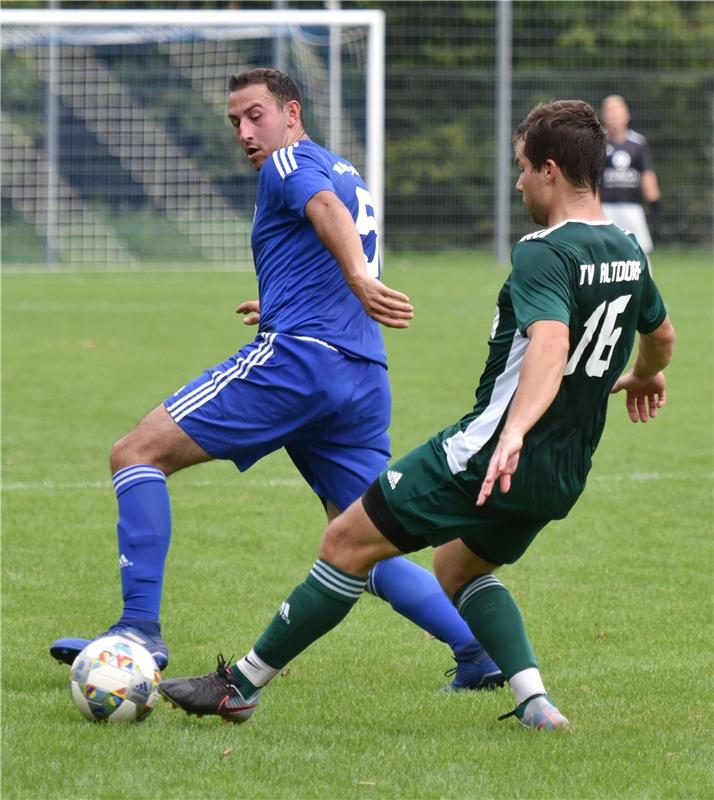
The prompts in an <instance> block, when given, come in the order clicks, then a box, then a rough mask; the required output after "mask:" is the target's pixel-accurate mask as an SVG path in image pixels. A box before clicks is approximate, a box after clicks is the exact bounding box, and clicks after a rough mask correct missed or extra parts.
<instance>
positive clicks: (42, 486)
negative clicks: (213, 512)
mask: <svg viewBox="0 0 714 800" xmlns="http://www.w3.org/2000/svg"><path fill="white" fill-rule="evenodd" d="M182 484H183V485H184V486H193V487H198V488H202V487H207V486H218V487H223V486H230V487H235V486H236V485H237V486H254V487H258V486H305V482H304V481H303V480H301V479H300V478H269V479H267V480H256V479H254V478H241V477H237V478H236V480H235V481H226V480H217V481H207V480H193V481H182ZM77 489H81V490H83V489H101V490H105V489H108V490H111V491H113V490H114V487H113V485H112V482H111V481H109V480H106V481H68V482H61V481H27V482H23V481H8V482H7V483H3V485H2V490H3V491H5V492H44V491H48V492H58V491H60V492H61V491H72V490H77Z"/></svg>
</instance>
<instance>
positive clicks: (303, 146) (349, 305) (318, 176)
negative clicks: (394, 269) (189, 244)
mask: <svg viewBox="0 0 714 800" xmlns="http://www.w3.org/2000/svg"><path fill="white" fill-rule="evenodd" d="M323 190H327V191H330V192H334V193H335V194H336V195H337V196H338V197H339V198H340V200H341V201H342V202H343V203H344V204H345V206H346V207H347V208H348V209H349V211H350V213H351V214H352V218H353V219H354V220H355V225H356V227H357V230H358V232H359V233H360V236H361V238H362V246H363V249H364V254H365V262H366V265H367V270H368V272H369V274H371V275H372V276H373V277H379V249H378V244H377V224H376V218H375V212H374V204H373V202H372V199H371V196H370V194H369V191H368V190H367V187H366V185H365V183H364V181H363V180H362V178H361V177H360V176H359V173H358V172H357V170H356V169H355V168H354V167H353V166H352V165H351V164H350V163H349V162H347V161H345V160H344V159H343V158H340V157H339V156H337V155H335V154H334V153H331V152H330V151H329V150H326V149H325V148H324V147H320V145H318V144H315V143H314V142H312V141H310V140H309V139H305V140H302V141H299V142H296V143H295V144H293V145H290V146H289V147H285V148H282V149H281V150H277V151H276V152H274V153H273V155H272V158H268V159H267V160H266V161H265V163H264V164H263V166H262V168H261V170H260V178H259V181H258V194H257V200H256V208H255V219H254V222H253V231H252V235H251V243H252V247H253V260H254V262H255V271H256V275H257V277H258V292H259V296H260V331H261V333H263V332H264V333H286V334H291V335H293V336H309V337H313V338H315V339H320V340H321V341H323V342H327V343H328V344H330V345H332V346H333V347H335V348H337V349H338V350H340V351H341V352H343V353H346V354H347V355H350V356H355V357H358V358H364V359H368V360H370V361H376V362H378V363H380V364H386V356H385V353H384V343H383V341H382V333H381V331H380V330H379V325H378V323H377V322H375V321H374V320H373V319H372V318H371V317H369V316H368V315H367V313H366V312H365V311H364V309H363V307H362V304H361V303H360V301H359V300H358V299H357V297H356V296H355V295H354V294H353V292H352V291H351V289H350V288H349V286H348V285H347V282H346V281H345V278H344V276H343V274H342V270H341V269H340V265H339V264H338V263H337V261H336V260H335V258H334V256H333V255H332V254H331V253H330V252H329V250H328V249H327V248H326V247H325V245H324V244H323V243H322V241H321V240H320V238H319V237H318V235H317V233H316V232H315V229H314V228H313V226H312V224H311V223H310V221H309V220H308V219H307V217H306V216H305V206H306V204H307V202H308V201H309V200H310V199H311V198H312V197H313V196H314V195H315V194H317V193H318V192H320V191H323Z"/></svg>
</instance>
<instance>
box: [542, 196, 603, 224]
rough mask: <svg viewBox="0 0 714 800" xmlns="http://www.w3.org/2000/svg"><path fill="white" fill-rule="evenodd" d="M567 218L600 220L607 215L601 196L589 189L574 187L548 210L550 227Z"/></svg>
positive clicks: (589, 220) (590, 220)
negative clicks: (604, 211)
mask: <svg viewBox="0 0 714 800" xmlns="http://www.w3.org/2000/svg"><path fill="white" fill-rule="evenodd" d="M567 219H582V220H586V221H588V222H600V221H603V220H606V219H607V217H606V216H605V214H604V213H603V210H602V206H601V205H600V198H599V197H598V195H597V194H593V193H592V192H591V191H590V190H589V189H574V190H573V191H572V192H568V193H567V194H566V195H563V196H562V198H560V199H559V200H556V201H555V202H554V203H553V204H552V205H551V207H550V209H549V210H548V227H549V228H552V227H553V226H554V225H558V224H559V223H561V222H565V220H567Z"/></svg>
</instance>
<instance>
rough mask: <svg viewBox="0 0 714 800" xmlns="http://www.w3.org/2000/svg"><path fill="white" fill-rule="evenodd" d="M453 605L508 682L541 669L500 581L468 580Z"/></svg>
mask: <svg viewBox="0 0 714 800" xmlns="http://www.w3.org/2000/svg"><path fill="white" fill-rule="evenodd" d="M454 605H455V606H456V608H457V609H458V610H459V613H460V614H461V616H462V617H463V618H464V619H465V620H466V622H468V624H469V627H470V628H471V630H472V631H473V634H474V636H475V637H476V638H477V639H478V640H479V642H481V644H482V645H483V646H484V647H485V648H486V650H487V652H488V654H489V655H490V656H491V658H492V659H493V660H494V661H495V662H496V664H498V666H499V667H500V668H501V671H502V672H503V674H504V675H505V676H506V679H507V680H509V679H510V678H511V677H512V676H513V675H515V674H516V673H517V672H520V671H521V670H524V669H528V668H530V667H536V668H537V667H538V664H537V662H536V658H535V655H534V653H533V648H532V647H531V643H530V641H528V635H527V634H526V629H525V626H524V624H523V617H522V616H521V612H520V611H519V609H518V606H517V605H516V601H515V600H514V599H513V597H512V596H511V593H510V592H509V591H508V589H506V587H505V586H504V585H503V584H502V583H501V581H499V580H498V578H496V577H494V576H493V575H491V574H488V575H479V576H478V577H477V578H473V579H472V580H470V581H468V583H465V584H464V585H463V586H462V587H461V588H460V589H459V590H458V592H456V594H455V595H454Z"/></svg>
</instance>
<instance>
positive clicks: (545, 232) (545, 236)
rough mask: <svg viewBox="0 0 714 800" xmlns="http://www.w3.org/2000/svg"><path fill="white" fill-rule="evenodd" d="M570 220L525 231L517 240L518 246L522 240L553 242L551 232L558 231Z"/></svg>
mask: <svg viewBox="0 0 714 800" xmlns="http://www.w3.org/2000/svg"><path fill="white" fill-rule="evenodd" d="M570 222H572V220H569V219H566V220H564V221H563V222H559V223H558V224H557V225H552V226H551V227H550V228H543V229H541V230H539V231H533V232H532V233H527V234H526V235H525V236H522V237H521V238H520V240H519V241H518V242H517V245H516V246H518V245H519V244H521V243H522V242H539V241H544V240H545V241H547V243H548V244H551V245H552V243H553V234H554V233H555V232H556V231H559V230H560V229H561V228H563V227H564V226H565V225H568V224H569V223H570Z"/></svg>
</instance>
